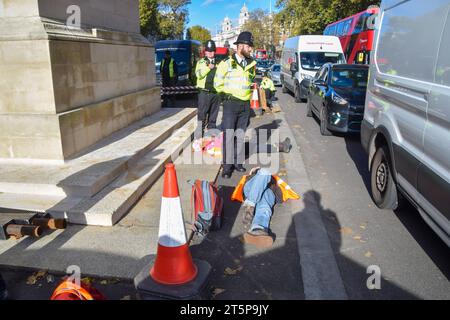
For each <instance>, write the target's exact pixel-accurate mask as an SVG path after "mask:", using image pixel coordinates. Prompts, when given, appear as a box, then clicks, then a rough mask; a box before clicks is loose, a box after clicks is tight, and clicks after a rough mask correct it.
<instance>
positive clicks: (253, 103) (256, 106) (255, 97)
mask: <svg viewBox="0 0 450 320" xmlns="http://www.w3.org/2000/svg"><path fill="white" fill-rule="evenodd" d="M250 108H252V109H253V110H258V109H259V98H258V88H257V84H256V83H254V84H253V94H252V100H251V101H250Z"/></svg>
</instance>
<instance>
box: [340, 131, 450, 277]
mask: <svg viewBox="0 0 450 320" xmlns="http://www.w3.org/2000/svg"><path fill="white" fill-rule="evenodd" d="M345 143H346V147H347V152H348V154H349V155H350V157H351V158H352V160H353V162H354V163H355V166H356V168H357V169H358V172H359V174H360V176H361V179H362V180H363V181H364V185H365V186H366V189H367V193H368V194H369V196H370V195H371V186H370V171H369V165H368V161H369V160H368V156H367V154H366V152H365V151H364V149H363V147H362V145H361V141H360V137H359V135H349V136H345ZM405 203H406V204H405V207H404V208H402V209H399V210H395V211H392V212H393V213H394V214H395V215H396V216H397V218H398V219H399V220H400V222H401V223H402V224H403V225H404V226H405V228H406V229H407V230H408V232H409V233H410V234H411V236H412V237H413V238H414V240H415V241H417V243H418V244H419V245H420V246H421V247H422V249H423V250H424V251H425V252H426V254H427V255H428V256H429V257H430V259H431V260H432V261H433V262H434V263H435V264H436V266H437V267H438V268H439V270H440V271H441V272H442V273H443V274H444V275H445V277H446V278H447V280H450V259H448V247H447V245H446V244H445V243H444V242H443V241H442V240H441V239H440V238H439V237H438V236H437V235H436V233H435V232H434V231H433V230H432V229H431V228H430V227H429V226H428V225H427V223H426V222H425V221H424V220H423V219H422V217H421V216H420V213H419V212H418V210H417V209H416V208H415V207H414V206H412V205H411V204H410V203H409V202H408V201H405Z"/></svg>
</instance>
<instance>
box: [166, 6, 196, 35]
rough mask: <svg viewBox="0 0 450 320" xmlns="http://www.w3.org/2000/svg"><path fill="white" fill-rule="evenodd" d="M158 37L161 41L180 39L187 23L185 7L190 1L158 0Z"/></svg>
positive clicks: (187, 13)
mask: <svg viewBox="0 0 450 320" xmlns="http://www.w3.org/2000/svg"><path fill="white" fill-rule="evenodd" d="M159 4H160V18H159V27H160V33H161V34H160V36H161V38H162V39H182V38H183V34H184V27H185V25H186V23H188V22H189V18H188V16H189V12H188V9H187V6H188V5H189V4H191V1H190V0H159Z"/></svg>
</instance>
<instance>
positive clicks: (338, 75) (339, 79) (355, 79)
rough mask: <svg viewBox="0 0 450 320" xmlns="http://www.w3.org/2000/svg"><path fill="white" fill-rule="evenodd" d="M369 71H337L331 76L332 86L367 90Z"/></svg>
mask: <svg viewBox="0 0 450 320" xmlns="http://www.w3.org/2000/svg"><path fill="white" fill-rule="evenodd" d="M368 77H369V70H368V69H347V70H346V69H336V70H333V71H332V74H331V85H332V86H333V87H341V88H343V87H344V88H366V87H367V80H368Z"/></svg>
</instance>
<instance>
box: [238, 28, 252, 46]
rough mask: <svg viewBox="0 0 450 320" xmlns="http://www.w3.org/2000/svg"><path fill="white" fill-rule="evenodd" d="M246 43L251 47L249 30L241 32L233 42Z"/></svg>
mask: <svg viewBox="0 0 450 320" xmlns="http://www.w3.org/2000/svg"><path fill="white" fill-rule="evenodd" d="M239 43H243V44H248V45H249V46H251V47H253V35H252V33H251V32H248V31H244V32H241V33H240V34H239V36H238V38H237V40H236V42H235V43H234V44H239Z"/></svg>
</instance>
